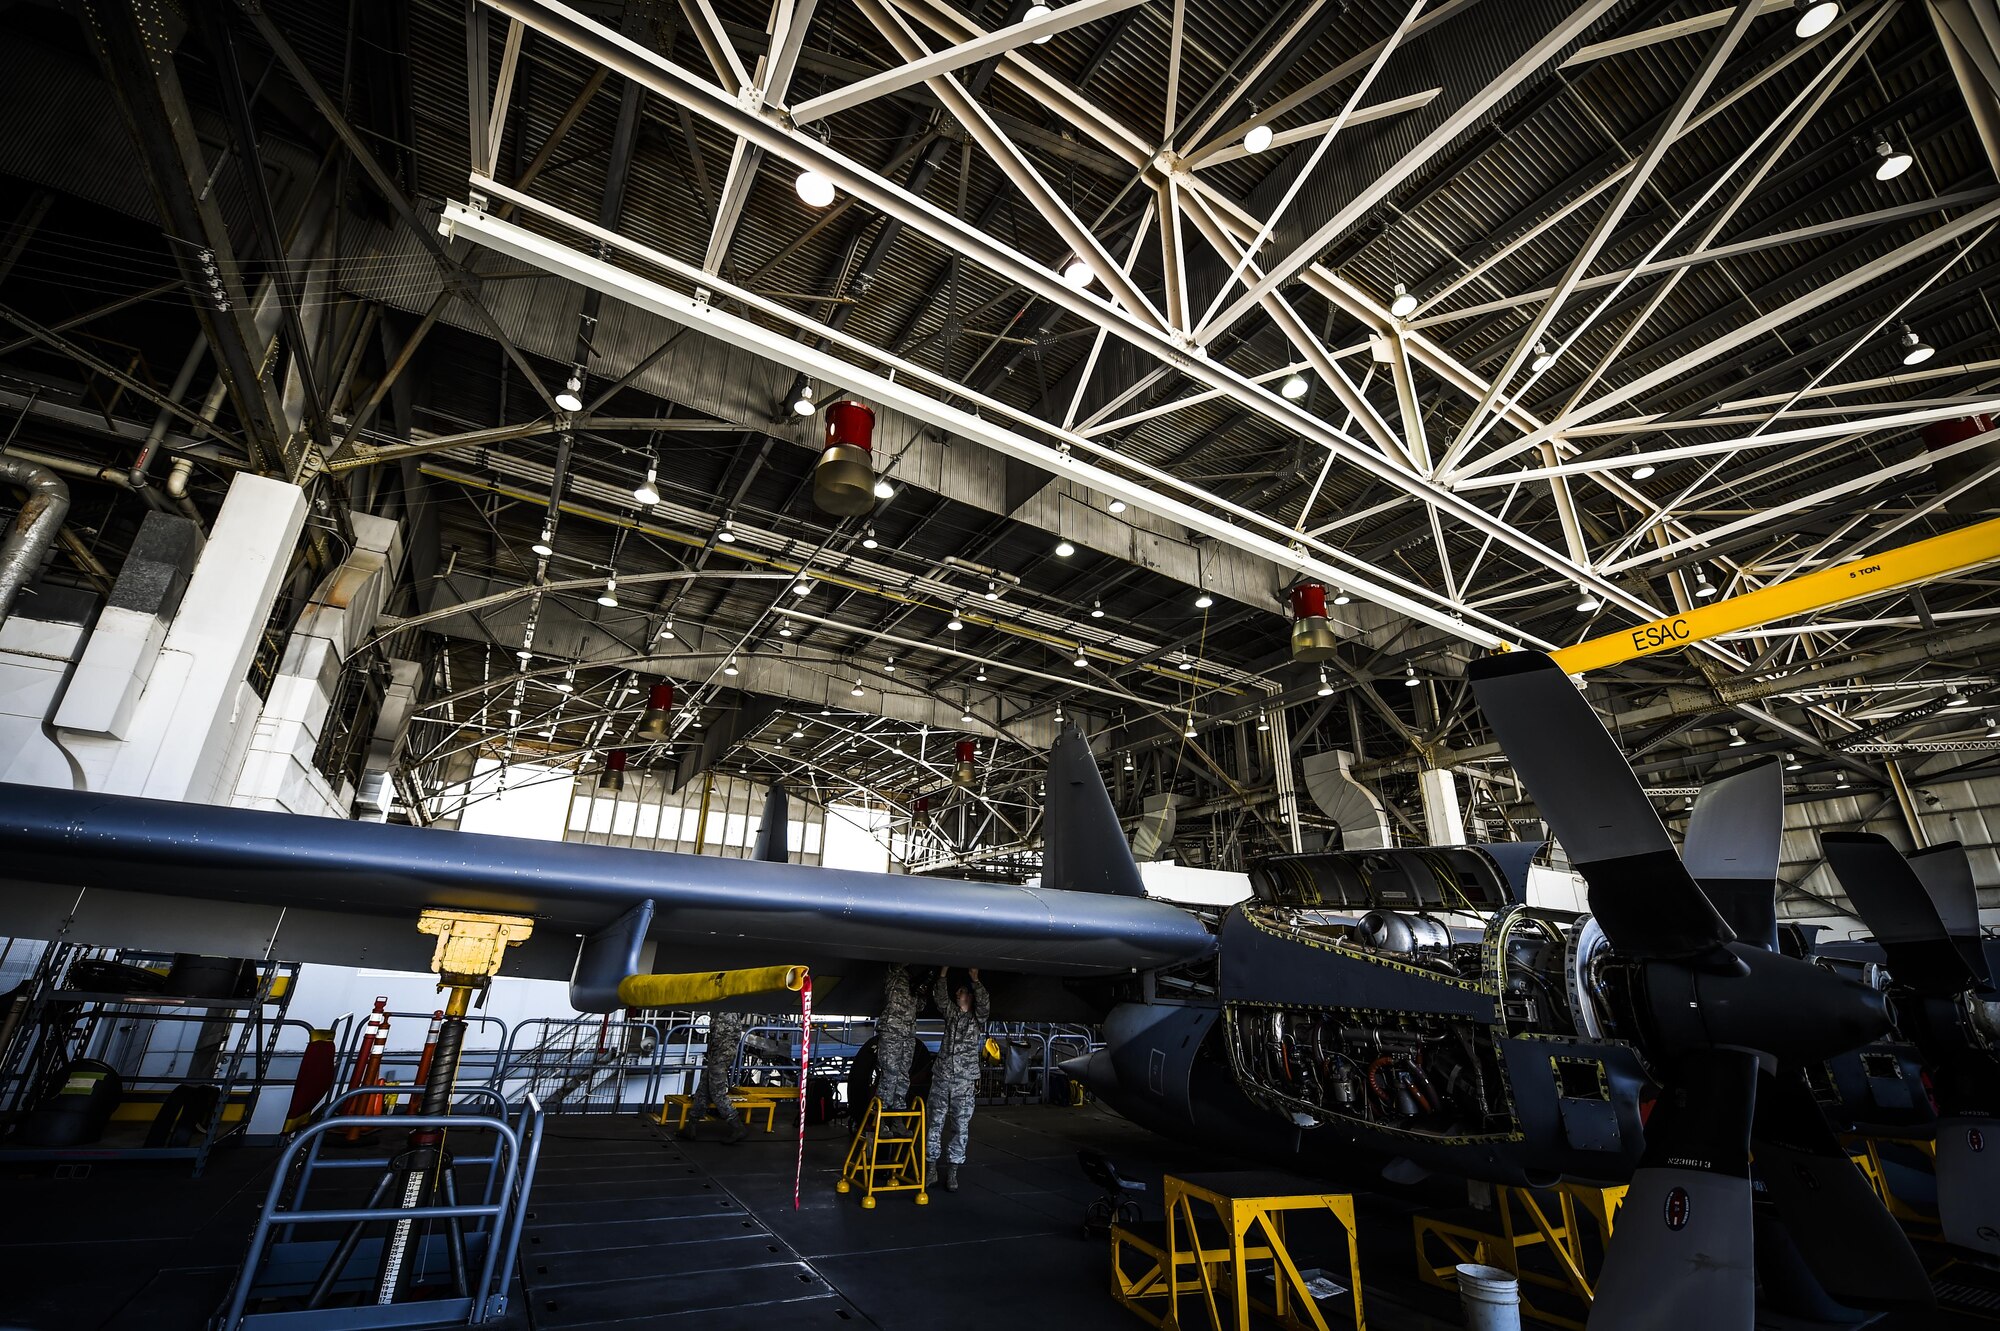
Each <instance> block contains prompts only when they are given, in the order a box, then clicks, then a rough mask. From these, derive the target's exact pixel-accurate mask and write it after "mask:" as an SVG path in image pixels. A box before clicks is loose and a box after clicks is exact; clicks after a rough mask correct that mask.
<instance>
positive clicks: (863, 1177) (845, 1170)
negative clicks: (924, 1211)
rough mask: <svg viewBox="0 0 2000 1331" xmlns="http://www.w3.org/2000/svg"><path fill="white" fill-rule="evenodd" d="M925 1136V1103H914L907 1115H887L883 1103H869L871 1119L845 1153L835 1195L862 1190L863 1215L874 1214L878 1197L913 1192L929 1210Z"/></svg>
mask: <svg viewBox="0 0 2000 1331" xmlns="http://www.w3.org/2000/svg"><path fill="white" fill-rule="evenodd" d="M885 1128H887V1129H889V1131H888V1132H885V1131H884V1129H885ZM924 1133H925V1128H924V1102H923V1101H922V1100H912V1101H910V1107H909V1108H908V1109H884V1108H882V1102H881V1100H879V1099H876V1100H871V1101H869V1102H868V1114H867V1117H865V1118H863V1119H862V1120H861V1131H860V1132H858V1133H856V1134H855V1136H854V1141H853V1144H852V1145H850V1146H849V1147H848V1148H847V1162H846V1163H845V1164H843V1165H842V1166H841V1167H840V1182H838V1183H836V1184H834V1185H833V1190H834V1191H835V1192H839V1193H848V1192H852V1191H854V1189H855V1188H856V1186H859V1187H860V1189H861V1209H862V1210H864V1211H872V1210H874V1209H875V1194H876V1193H878V1192H914V1193H916V1194H917V1205H918V1206H929V1205H930V1202H931V1195H930V1192H929V1190H928V1189H927V1187H926V1186H925V1185H926V1184H927V1182H928V1181H929V1180H928V1179H927V1177H926V1173H927V1170H928V1167H929V1161H928V1160H927V1159H926V1158H925V1156H924V1140H925V1139H924Z"/></svg>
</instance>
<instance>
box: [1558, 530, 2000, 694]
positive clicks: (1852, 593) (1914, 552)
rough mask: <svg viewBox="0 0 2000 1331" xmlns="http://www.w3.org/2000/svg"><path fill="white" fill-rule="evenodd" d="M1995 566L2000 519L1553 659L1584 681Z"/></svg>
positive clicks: (1607, 637)
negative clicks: (1646, 659)
mask: <svg viewBox="0 0 2000 1331" xmlns="http://www.w3.org/2000/svg"><path fill="white" fill-rule="evenodd" d="M1995 562H2000V518H1994V519H1991V520H1989V521H1986V522H1979V523H1974V524H1973V525H1972V526H1970V527H1961V528H1959V529H1958V530H1957V531H1952V532H1946V533H1945V534H1944V535H1942V536H1933V537H1931V538H1930V539H1929V540H1924V541H1917V542H1914V543H1913V544H1910V545H1904V546H1898V547H1897V548H1896V549H1894V550H1884V551H1883V552H1882V553H1881V554H1879V555H1869V556H1867V557H1866V558H1864V559H1856V560H1854V561H1852V562H1851V563H1846V564H1836V565H1834V566H1833V567H1832V568H1823V569H1820V570H1819V571H1817V572H1815V573H1806V574H1802V575H1800V576H1799V577H1796V578H1788V579H1786V580H1785V581H1783V582H1776V583H1772V584H1771V585H1770V586H1768V587H1760V588H1758V589H1757V590H1756V591H1754V592H1745V593H1744V594H1743V595H1741V596H1731V597H1728V598H1727V599H1725V600H1721V601H1715V602H1713V603H1711V604H1709V605H1698V606H1695V607H1694V608H1693V609H1691V610H1685V611H1683V612H1681V613H1680V614H1677V615H1668V616H1667V617H1666V618H1665V619H1655V620H1653V621H1651V622H1650V623H1646V624H1640V625H1638V626H1637V627H1634V628H1629V629H1620V630H1618V631H1617V632H1616V633H1607V634H1604V635H1603V636H1602V637H1597V638H1590V639H1587V640H1585V641H1583V642H1580V643H1578V644H1576V646H1574V647H1565V648H1563V649H1562V650H1561V651H1558V652H1554V653H1552V655H1553V657H1554V659H1555V663H1556V664H1557V665H1559V666H1561V667H1562V668H1563V669H1564V670H1567V671H1568V672H1569V673H1570V674H1572V675H1581V674H1583V673H1585V672H1586V671H1591V670H1601V669H1603V668H1604V667H1605V666H1612V665H1617V664H1619V663H1620V662H1623V661H1635V660H1637V659H1639V658H1640V657H1642V656H1657V655H1659V654H1660V653H1661V652H1671V651H1676V650H1678V649H1680V648H1682V647H1686V646H1687V645H1688V644H1690V643H1696V642H1700V641H1702V640H1703V639H1704V638H1713V637H1716V636H1718V635H1720V634H1724V633H1734V632H1736V631H1737V630H1739V629H1750V628H1756V627H1757V626H1759V625H1761V624H1772V623H1776V622H1777V621H1779V620H1782V619H1790V618H1792V617H1793V616H1794V615H1803V614H1806V613H1808V612H1810V611H1814V610H1825V609H1828V608H1829V607H1832V606H1836V605H1844V604H1846V603H1847V602H1849V601H1859V600H1862V599H1864V598H1866V597H1870V596H1880V595H1881V594H1883V593H1884V592H1893V591H1897V590H1900V589H1901V588H1904V587H1910V586H1914V585H1916V584H1918V583H1922V582H1928V581H1930V580H1931V579H1933V578H1941V577H1945V576H1947V575H1949V574H1952V573H1962V572H1964V571H1965V570H1966V569H1969V568H1977V567H1979V566H1980V565H1981V564H1991V563H1995Z"/></svg>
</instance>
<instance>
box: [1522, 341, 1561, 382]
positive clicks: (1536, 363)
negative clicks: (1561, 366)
mask: <svg viewBox="0 0 2000 1331" xmlns="http://www.w3.org/2000/svg"><path fill="white" fill-rule="evenodd" d="M1555 363H1556V357H1555V353H1554V352H1552V351H1550V350H1549V348H1548V344H1547V343H1545V342H1537V343H1535V359H1534V360H1533V361H1532V362H1530V364H1529V366H1528V368H1529V369H1531V370H1533V371H1534V372H1535V373H1536V374H1540V373H1541V372H1542V371H1543V370H1546V369H1548V368H1549V366H1551V365H1554V364H1555Z"/></svg>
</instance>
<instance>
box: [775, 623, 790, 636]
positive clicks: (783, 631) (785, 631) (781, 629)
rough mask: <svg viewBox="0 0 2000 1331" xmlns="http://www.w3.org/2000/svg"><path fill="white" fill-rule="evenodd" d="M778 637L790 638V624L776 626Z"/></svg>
mask: <svg viewBox="0 0 2000 1331" xmlns="http://www.w3.org/2000/svg"><path fill="white" fill-rule="evenodd" d="M778 636H779V637H781V638H789V637H791V636H792V626H791V625H790V624H788V623H787V624H780V625H778Z"/></svg>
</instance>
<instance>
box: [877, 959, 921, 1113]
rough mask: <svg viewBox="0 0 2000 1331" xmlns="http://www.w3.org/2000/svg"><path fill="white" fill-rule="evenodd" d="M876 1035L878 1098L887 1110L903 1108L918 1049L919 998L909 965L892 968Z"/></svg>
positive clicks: (906, 1099) (908, 1091)
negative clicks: (912, 1061) (911, 1064)
mask: <svg viewBox="0 0 2000 1331" xmlns="http://www.w3.org/2000/svg"><path fill="white" fill-rule="evenodd" d="M875 1034H876V1041H875V1070H876V1075H875V1095H876V1098H877V1099H879V1100H880V1101H881V1102H882V1108H884V1109H886V1110H891V1111H893V1110H898V1109H902V1108H904V1106H905V1104H906V1102H907V1101H908V1099H909V1096H910V1060H911V1058H912V1057H914V1056H915V1054H916V1046H917V996H916V994H915V993H913V992H912V991H911V989H910V972H909V968H908V967H906V966H890V967H889V971H888V975H887V976H886V977H885V978H884V981H883V987H882V1017H881V1019H880V1020H879V1021H877V1022H876V1023H875Z"/></svg>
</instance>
